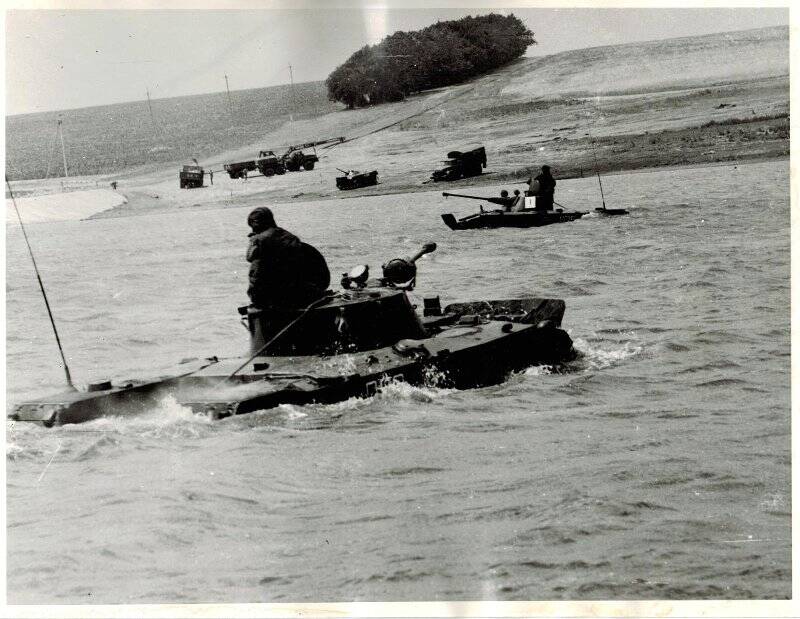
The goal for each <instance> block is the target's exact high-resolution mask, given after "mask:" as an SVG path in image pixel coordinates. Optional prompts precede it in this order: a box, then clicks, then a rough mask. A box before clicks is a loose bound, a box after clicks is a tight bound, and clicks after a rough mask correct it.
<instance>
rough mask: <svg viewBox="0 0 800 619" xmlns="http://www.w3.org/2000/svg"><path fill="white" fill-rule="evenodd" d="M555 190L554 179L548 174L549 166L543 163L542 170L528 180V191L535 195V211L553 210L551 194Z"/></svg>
mask: <svg viewBox="0 0 800 619" xmlns="http://www.w3.org/2000/svg"><path fill="white" fill-rule="evenodd" d="M555 190H556V179H554V178H553V175H552V174H550V166H548V165H543V166H542V171H541V173H540V174H539V175H537V176H536V177H535V178H531V179H530V180H528V193H529V194H530V195H533V196H536V207H535V208H536V210H537V211H551V210H553V194H554V193H555Z"/></svg>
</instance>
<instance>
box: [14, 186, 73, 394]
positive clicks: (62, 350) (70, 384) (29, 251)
mask: <svg viewBox="0 0 800 619" xmlns="http://www.w3.org/2000/svg"><path fill="white" fill-rule="evenodd" d="M6 187H8V194H9V195H10V196H11V202H12V203H13V205H14V211H15V212H16V213H17V219H18V220H19V226H20V228H22V236H24V237H25V244H26V245H27V246H28V254H29V255H30V257H31V262H33V270H34V271H35V272H36V279H37V280H39V289H40V290H41V291H42V297H44V304H45V307H47V315H48V316H49V317H50V325H51V326H52V327H53V333H54V334H55V336H56V344H58V352H60V353H61V361H62V362H63V364H64V374H65V375H66V377H67V384H68V385H69V386H70V387H72V388H73V389H75V391H77V389H76V388H75V385H74V384H72V376H70V373H69V366H68V365H67V358H66V357H65V356H64V349H63V348H62V347H61V339H60V338H59V337H58V329H56V322H55V320H54V319H53V312H52V311H50V302H49V301H48V300H47V293H46V292H45V290H44V284H43V283H42V276H41V275H39V268H38V267H37V266H36V258H34V257H33V250H32V249H31V244H30V242H29V241H28V233H27V232H26V231H25V225H24V224H23V223H22V217H21V216H20V214H19V208H17V200H16V199H15V198H14V192H13V191H12V190H11V183H9V182H8V177H6Z"/></svg>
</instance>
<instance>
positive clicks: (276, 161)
mask: <svg viewBox="0 0 800 619" xmlns="http://www.w3.org/2000/svg"><path fill="white" fill-rule="evenodd" d="M344 140H345V138H343V137H340V138H332V139H330V140H318V141H316V142H306V143H305V144H295V145H293V146H289V147H288V148H287V149H286V152H285V153H283V154H282V155H276V154H275V151H272V150H261V151H259V152H258V158H257V159H255V160H250V161H240V162H238V163H226V164H225V165H224V166H223V167H224V168H225V171H226V172H227V173H228V176H230V177H231V178H245V177H246V176H247V172H252V171H254V170H258V171H259V172H261V174H263V175H264V176H274V175H275V174H285V173H286V172H299V171H300V170H301V169H303V170H313V169H314V165H316V163H317V162H318V161H319V157H318V156H317V150H316V147H317V146H320V145H321V144H331V143H336V144H338V143H341V142H344ZM309 148H311V149H313V151H312V152H310V153H309V152H303V149H309Z"/></svg>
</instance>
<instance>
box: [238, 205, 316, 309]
mask: <svg viewBox="0 0 800 619" xmlns="http://www.w3.org/2000/svg"><path fill="white" fill-rule="evenodd" d="M247 223H248V225H249V226H250V228H252V230H253V231H252V232H251V233H250V234H249V235H248V236H249V238H250V245H249V246H248V248H247V261H248V262H249V263H250V286H249V287H248V289H247V294H248V295H249V296H250V301H251V303H252V304H253V305H254V306H255V307H259V308H262V309H270V308H271V309H297V308H304V307H306V306H308V305H309V304H310V303H313V302H314V301H316V300H318V299H320V298H322V297H323V296H324V295H325V291H326V290H327V289H328V286H329V285H330V281H331V277H330V272H329V271H328V265H327V264H326V263H325V258H323V257H322V254H320V253H319V251H317V250H316V249H315V248H314V247H312V246H311V245H309V244H307V243H303V242H302V241H301V240H300V239H299V238H297V237H296V236H295V235H294V234H292V233H291V232H287V231H286V230H284V229H283V228H279V227H278V226H277V225H276V224H275V218H274V217H273V215H272V211H271V210H270V209H268V208H267V207H265V206H261V207H258V208H256V209H254V210H253V211H252V212H251V213H250V215H248V217H247Z"/></svg>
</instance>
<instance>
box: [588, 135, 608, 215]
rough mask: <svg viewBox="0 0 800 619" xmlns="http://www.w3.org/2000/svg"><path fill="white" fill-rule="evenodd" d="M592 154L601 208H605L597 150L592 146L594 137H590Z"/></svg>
mask: <svg viewBox="0 0 800 619" xmlns="http://www.w3.org/2000/svg"><path fill="white" fill-rule="evenodd" d="M590 139H591V143H592V155H594V173H595V174H597V182H598V183H600V199H601V200H602V201H603V210H606V197H605V196H604V195H603V181H601V180H600V171H599V170H598V169H597V151H595V148H594V138H591V137H590Z"/></svg>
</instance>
